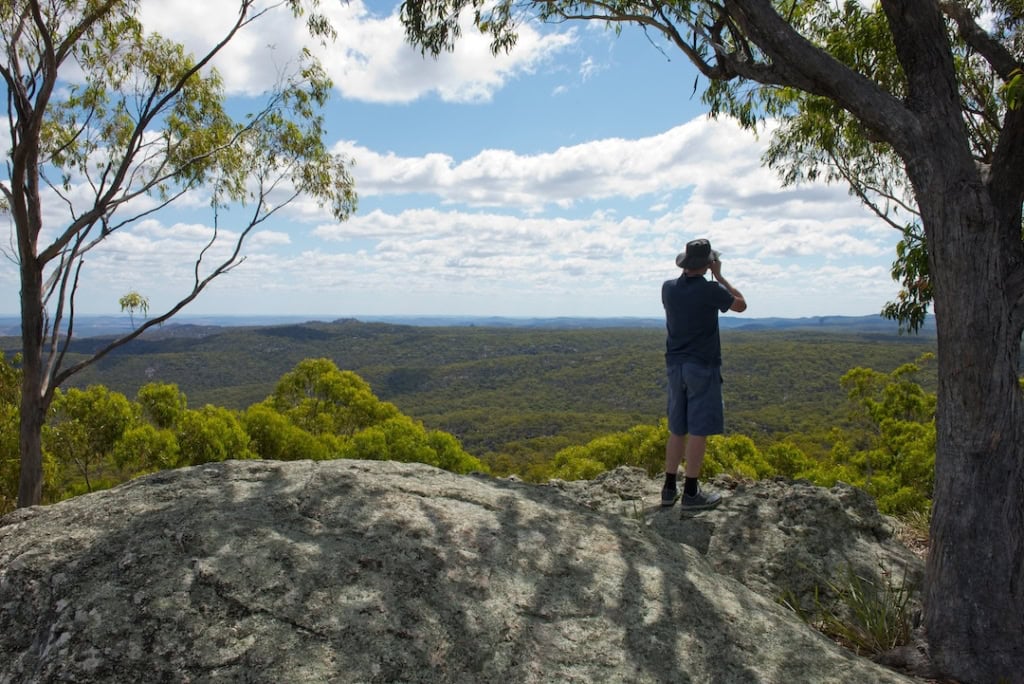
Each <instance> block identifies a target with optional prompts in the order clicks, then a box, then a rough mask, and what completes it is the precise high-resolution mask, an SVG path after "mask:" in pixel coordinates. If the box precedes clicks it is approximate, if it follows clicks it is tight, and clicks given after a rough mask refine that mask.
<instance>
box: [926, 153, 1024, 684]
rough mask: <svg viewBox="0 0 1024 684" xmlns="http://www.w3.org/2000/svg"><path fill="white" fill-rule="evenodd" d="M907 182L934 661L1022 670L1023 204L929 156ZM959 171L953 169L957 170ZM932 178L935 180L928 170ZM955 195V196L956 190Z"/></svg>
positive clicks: (975, 677) (1009, 673) (975, 676)
mask: <svg viewBox="0 0 1024 684" xmlns="http://www.w3.org/2000/svg"><path fill="white" fill-rule="evenodd" d="M925 165H926V166H928V167H929V168H928V169H927V170H924V172H922V170H921V169H917V171H918V173H917V176H918V177H921V176H930V180H929V181H928V182H926V183H915V186H916V189H917V194H918V198H919V206H920V208H921V210H922V217H923V219H924V221H923V223H924V226H925V230H926V234H927V239H928V250H929V258H930V259H931V264H930V265H931V273H932V278H933V285H934V288H935V318H936V323H937V327H938V364H939V373H938V376H939V386H938V407H937V415H936V432H937V434H936V438H937V439H936V454H935V492H934V505H933V509H932V523H931V546H930V550H929V554H928V562H927V581H926V587H925V627H926V632H927V638H928V643H929V646H930V650H931V654H930V655H931V658H932V660H933V662H934V663H935V664H936V665H938V667H939V668H940V669H941V670H942V671H943V672H944V673H946V674H949V675H951V676H953V677H955V678H957V679H958V680H960V681H964V682H998V681H1006V682H1012V681H1020V677H1021V676H1022V675H1021V673H1022V672H1024V636H1022V635H1024V402H1022V393H1021V388H1020V386H1019V380H1018V373H1019V358H1020V350H1021V332H1022V323H1021V313H1020V311H1019V309H1020V307H1021V298H1022V296H1024V291H1022V289H1021V287H1020V280H1021V276H1022V274H1024V264H1022V247H1021V237H1020V231H1021V216H1020V212H1019V205H1018V209H1017V210H1016V211H1013V210H1012V209H1011V210H1010V211H1007V212H1000V211H999V210H998V209H997V204H996V202H994V201H993V192H992V189H991V187H990V186H989V184H988V183H986V182H985V180H984V179H983V178H982V176H981V174H979V173H978V171H977V169H975V168H973V164H958V162H957V160H955V159H949V158H941V156H940V155H938V154H936V155H933V156H932V158H931V159H930V160H928V162H926V164H925ZM958 167H959V169H960V171H961V172H958V171H957V170H956V169H957V168H958ZM936 171H937V173H935V172H936ZM954 190H955V191H954Z"/></svg>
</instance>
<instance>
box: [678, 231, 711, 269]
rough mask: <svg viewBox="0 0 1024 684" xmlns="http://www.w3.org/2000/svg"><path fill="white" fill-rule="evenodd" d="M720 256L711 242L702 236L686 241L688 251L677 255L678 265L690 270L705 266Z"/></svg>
mask: <svg viewBox="0 0 1024 684" xmlns="http://www.w3.org/2000/svg"><path fill="white" fill-rule="evenodd" d="M717 258H718V252H716V251H715V250H713V249H711V243H710V242H708V241H707V240H705V239H704V238H701V239H700V240H691V241H690V242H687V243H686V251H685V252H680V253H679V255H678V256H676V266H678V267H679V268H685V269H686V270H688V271H695V270H697V269H698V268H704V267H705V266H707V265H708V264H710V263H711V262H712V261H714V260H715V259H717Z"/></svg>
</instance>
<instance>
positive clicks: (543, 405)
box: [0, 320, 935, 515]
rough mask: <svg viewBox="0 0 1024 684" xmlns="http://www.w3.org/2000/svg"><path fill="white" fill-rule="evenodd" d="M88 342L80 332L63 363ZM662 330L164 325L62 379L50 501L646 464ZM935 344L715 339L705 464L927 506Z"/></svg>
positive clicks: (537, 476)
mask: <svg viewBox="0 0 1024 684" xmlns="http://www.w3.org/2000/svg"><path fill="white" fill-rule="evenodd" d="M0 342H2V345H3V346H2V349H3V350H4V358H3V362H2V364H0V421H2V425H3V430H2V434H3V437H2V439H0V459H2V461H0V485H2V488H3V489H2V493H0V508H2V510H3V511H6V510H10V509H11V508H13V506H14V502H15V500H16V492H17V478H18V441H17V434H18V430H17V424H18V422H17V420H18V419H17V411H18V401H17V399H18V364H17V352H18V349H17V347H16V344H17V340H15V339H12V338H8V339H3V340H0ZM100 344H102V338H83V339H79V340H75V341H74V342H73V343H72V345H71V347H70V351H69V353H68V360H69V361H70V362H72V363H73V362H74V359H75V358H77V357H82V356H85V355H86V354H88V353H89V352H90V351H91V350H92V349H94V348H96V347H97V346H98V345H100ZM663 345H664V334H663V332H662V331H661V330H659V329H654V328H642V327H636V328H632V327H616V328H587V329H539V328H527V327H501V328H497V327H472V326H452V327H422V326H408V325H392V324H384V323H362V322H359V321H354V320H343V321H336V322H333V323H306V324H301V325H281V326H265V327H251V328H195V327H190V326H169V327H168V328H167V329H164V330H161V331H159V332H157V333H156V334H151V335H147V336H145V337H143V338H141V339H139V340H136V341H135V342H133V343H132V344H129V345H126V346H125V347H122V348H120V349H118V350H116V351H115V352H113V353H111V354H110V355H108V356H107V357H105V358H103V359H102V360H100V361H99V362H98V363H96V364H94V365H93V366H91V367H89V368H87V369H86V370H84V371H83V372H81V373H79V374H78V375H76V376H75V377H74V381H73V383H72V384H69V385H68V386H66V387H64V388H62V389H61V390H59V393H58V397H57V398H56V400H55V401H54V406H53V408H52V410H51V414H50V416H49V420H48V423H47V425H46V430H45V433H44V448H45V452H46V454H45V456H46V459H45V460H46V463H45V481H46V484H45V500H46V501H50V502H52V501H57V500H61V499H64V498H67V497H69V496H74V495H77V494H80V493H83V492H87V491H92V490H96V489H100V488H105V487H109V486H113V485H115V484H117V483H119V482H122V481H124V480H126V479H129V478H131V477H135V476H137V475H139V474H143V473H148V472H153V471H156V470H160V469H163V468H173V467H181V466H187V465H195V464H199V463H204V462H209V461H217V460H224V459H228V458H272V459H289V460H290V459H303V458H312V459H327V458H372V459H395V460H407V461H421V462H425V463H430V464H433V465H436V466H438V467H442V468H446V469H448V470H453V471H455V472H469V471H474V470H477V471H483V472H489V473H491V474H493V475H496V476H506V475H517V476H519V477H521V478H523V479H526V480H530V481H544V480H547V479H550V478H563V479H580V478H591V477H594V476H595V475H597V474H599V473H600V472H602V471H604V470H607V469H611V468H614V467H616V466H618V465H622V464H627V465H635V466H638V467H641V468H644V469H646V470H648V471H649V472H650V473H652V474H654V473H657V472H659V471H660V469H661V467H662V461H663V458H664V447H665V440H666V438H667V428H666V425H665V422H664V419H663V413H664V410H665V381H664V366H663V356H662V351H663ZM934 348H935V339H934V337H932V336H920V337H918V336H900V335H897V334H896V333H895V331H894V332H893V333H892V334H884V333H878V332H862V333H858V332H851V331H846V332H839V331H837V332H830V331H822V330H813V329H803V330H725V331H723V358H724V368H723V376H724V379H725V384H724V396H725V403H726V425H727V433H726V434H725V435H722V436H720V437H716V438H713V439H712V440H711V442H710V444H709V451H708V460H707V463H706V466H705V473H706V474H707V475H709V476H710V475H714V474H717V473H726V474H730V475H733V476H737V477H747V478H764V477H772V476H785V477H792V478H805V479H809V480H811V481H814V482H818V483H820V484H823V485H831V484H833V483H834V482H835V481H837V480H842V481H845V482H849V483H851V484H855V485H857V486H860V487H863V488H865V489H867V490H868V491H869V493H871V494H872V495H873V496H875V497H876V499H877V500H878V502H879V506H880V508H882V509H883V510H884V511H886V512H890V513H894V514H908V515H909V514H923V513H925V512H926V511H927V507H928V502H929V498H930V495H931V483H932V469H933V463H934V440H935V432H934V408H935V398H934V389H935V367H934V363H932V362H931V360H930V355H931V353H932V352H933V351H934Z"/></svg>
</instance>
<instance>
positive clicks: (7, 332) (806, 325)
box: [0, 314, 935, 338]
mask: <svg viewBox="0 0 1024 684" xmlns="http://www.w3.org/2000/svg"><path fill="white" fill-rule="evenodd" d="M342 320H358V321H361V322H365V323H390V324H394V325H410V326H418V327H482V328H503V327H514V328H539V329H552V330H573V329H582V328H660V327H662V326H664V325H665V322H664V320H663V319H661V318H650V317H647V318H645V317H639V316H638V317H631V316H615V317H607V318H601V317H571V316H556V317H521V318H520V317H512V316H468V315H467V316H452V315H443V314H436V315H433V314H431V315H427V314H424V315H406V316H352V317H340V318H332V317H329V316H294V315H287V314H279V315H277V314H272V315H253V316H239V315H202V316H200V315H194V316H193V315H179V316H176V317H174V318H173V319H171V322H169V323H167V324H165V325H163V326H160V327H159V328H156V329H154V330H152V331H150V332H149V333H148V334H149V335H152V336H158V337H202V336H205V335H209V334H212V333H214V332H217V331H219V330H220V329H222V328H239V327H245V328H260V327H270V326H276V325H287V324H292V325H294V324H300V323H313V322H336V321H342ZM719 324H720V325H721V327H722V329H725V330H801V329H808V330H828V331H832V332H840V331H841V332H851V333H876V334H877V333H882V334H892V335H896V334H898V333H899V326H898V325H897V323H896V322H895V321H891V320H889V319H887V318H883V317H882V316H880V315H868V316H810V317H804V318H780V317H774V318H748V317H745V316H732V315H725V316H722V317H721V318H720V319H719ZM131 327H132V326H131V321H130V319H129V318H128V317H127V316H123V315H110V316H78V317H77V318H76V319H75V336H76V337H79V338H83V337H101V336H109V335H118V334H124V333H127V332H129V331H130V330H131ZM921 334H924V335H934V334H935V322H934V319H933V318H932V317H931V316H929V317H928V320H927V321H926V322H925V325H924V327H923V329H922V331H921ZM20 335H21V319H20V318H18V317H17V316H0V337H19V336H20Z"/></svg>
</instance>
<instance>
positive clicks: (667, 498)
mask: <svg viewBox="0 0 1024 684" xmlns="http://www.w3.org/2000/svg"><path fill="white" fill-rule="evenodd" d="M678 498H679V490H678V489H676V488H675V487H671V488H670V487H662V488H661V506H662V508H671V507H672V506H675V504H676V500H677V499H678Z"/></svg>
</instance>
